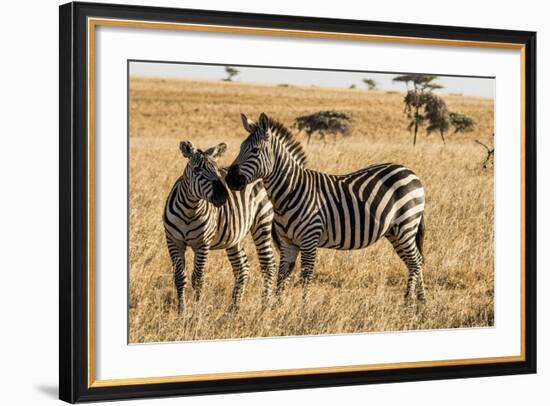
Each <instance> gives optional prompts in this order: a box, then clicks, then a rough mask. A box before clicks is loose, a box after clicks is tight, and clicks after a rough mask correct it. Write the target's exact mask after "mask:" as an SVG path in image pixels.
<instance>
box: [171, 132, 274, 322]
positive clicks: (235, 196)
mask: <svg viewBox="0 0 550 406" xmlns="http://www.w3.org/2000/svg"><path fill="white" fill-rule="evenodd" d="M225 149H226V144H223V143H222V144H219V145H217V146H215V147H212V148H210V149H207V150H206V151H204V152H203V151H201V150H200V149H196V148H195V147H194V146H193V144H192V143H191V142H189V141H182V142H181V143H180V150H181V152H182V154H183V156H184V157H185V158H187V159H188V163H187V165H186V167H185V170H184V171H183V175H182V176H181V177H180V178H179V179H178V180H177V181H176V183H175V184H174V186H173V187H172V190H171V191H170V194H169V195H168V198H167V200H166V205H165V208H164V216H163V220H164V230H165V234H166V241H167V245H168V251H169V253H170V258H171V259H172V265H173V268H174V281H175V285H176V291H177V296H178V312H179V313H181V312H182V311H184V310H185V292H184V291H185V251H186V249H187V247H190V248H191V249H192V250H193V252H194V254H195V258H194V268H193V274H192V286H193V289H194V290H195V301H199V300H200V295H201V288H202V284H203V270H204V268H205V265H206V260H207V257H208V253H209V252H210V250H217V249H225V250H226V252H227V255H228V257H229V261H230V262H231V266H232V268H233V274H234V277H235V285H234V288H233V294H232V300H233V302H232V308H233V309H234V310H236V309H238V307H239V304H240V302H241V299H242V296H243V292H244V288H245V284H246V281H247V279H248V272H249V265H248V259H247V257H246V254H245V252H244V250H243V245H244V239H245V236H246V235H247V234H248V232H249V231H251V233H252V237H253V240H254V244H255V245H256V251H257V254H258V258H259V262H260V268H261V271H262V273H263V275H264V283H265V284H264V292H263V299H264V300H265V301H267V300H269V297H270V295H271V291H272V285H273V282H272V281H273V278H274V274H275V259H274V256H273V250H272V246H271V232H272V222H273V206H272V204H271V202H270V201H269V199H268V197H267V194H266V191H265V188H264V187H263V184H262V182H261V181H258V182H251V183H250V184H249V186H247V187H246V188H244V189H242V190H241V191H239V192H234V191H229V192H228V190H227V188H226V186H225V185H224V182H223V176H224V175H225V174H226V172H227V171H226V170H223V169H222V170H220V169H219V168H218V166H217V164H216V162H215V159H216V158H217V157H219V156H221V155H222V154H223V152H224V151H225Z"/></svg>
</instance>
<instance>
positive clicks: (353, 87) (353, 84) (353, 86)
mask: <svg viewBox="0 0 550 406" xmlns="http://www.w3.org/2000/svg"><path fill="white" fill-rule="evenodd" d="M356 87H357V86H355V83H352V84H351V85H349V88H350V89H355V88H356Z"/></svg>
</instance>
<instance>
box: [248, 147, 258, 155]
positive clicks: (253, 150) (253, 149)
mask: <svg viewBox="0 0 550 406" xmlns="http://www.w3.org/2000/svg"><path fill="white" fill-rule="evenodd" d="M259 151H260V148H258V147H254V148H252V149H251V150H250V152H252V153H253V154H257V153H258V152H259Z"/></svg>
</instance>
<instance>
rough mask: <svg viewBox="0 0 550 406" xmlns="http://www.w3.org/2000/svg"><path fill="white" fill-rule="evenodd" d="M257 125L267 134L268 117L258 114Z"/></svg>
mask: <svg viewBox="0 0 550 406" xmlns="http://www.w3.org/2000/svg"><path fill="white" fill-rule="evenodd" d="M258 125H259V126H260V128H261V129H262V130H263V132H264V133H266V134H267V130H269V117H267V114H265V113H262V114H260V118H259V119H258Z"/></svg>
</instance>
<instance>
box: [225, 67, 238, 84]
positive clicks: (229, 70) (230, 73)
mask: <svg viewBox="0 0 550 406" xmlns="http://www.w3.org/2000/svg"><path fill="white" fill-rule="evenodd" d="M225 73H227V77H226V78H224V79H222V80H223V81H224V82H231V81H232V80H233V76H236V75H238V74H239V70H238V69H236V68H233V67H231V66H226V67H225Z"/></svg>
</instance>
